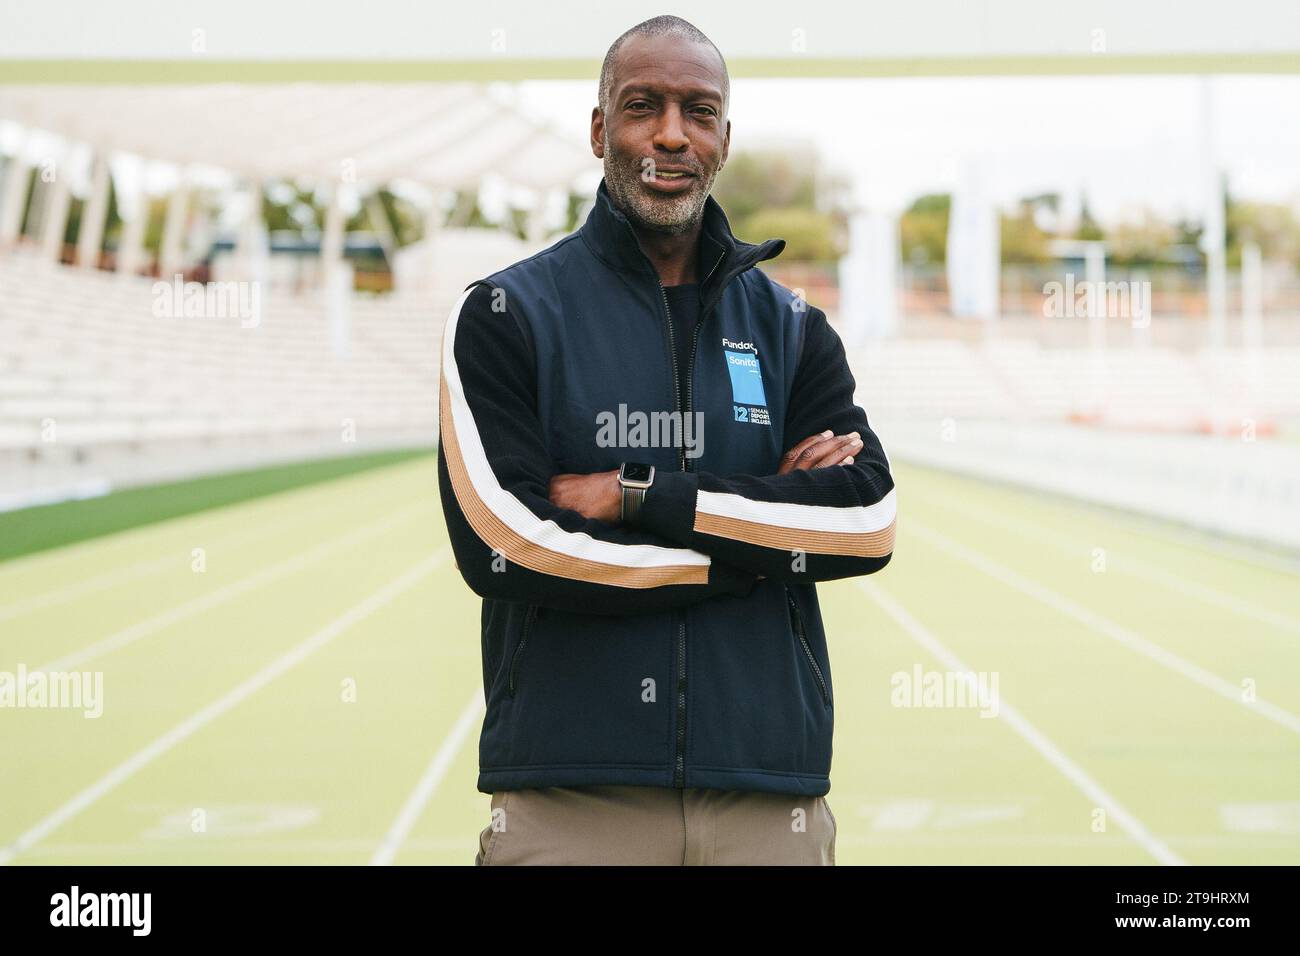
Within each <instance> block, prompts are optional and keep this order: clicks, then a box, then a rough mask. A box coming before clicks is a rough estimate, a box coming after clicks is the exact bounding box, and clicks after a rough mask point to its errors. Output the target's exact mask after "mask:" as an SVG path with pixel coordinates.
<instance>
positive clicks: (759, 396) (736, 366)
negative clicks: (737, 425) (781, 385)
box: [722, 349, 767, 406]
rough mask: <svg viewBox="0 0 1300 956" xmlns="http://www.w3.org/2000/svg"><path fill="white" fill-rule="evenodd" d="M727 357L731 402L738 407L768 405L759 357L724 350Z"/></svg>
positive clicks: (749, 353) (750, 353)
mask: <svg viewBox="0 0 1300 956" xmlns="http://www.w3.org/2000/svg"><path fill="white" fill-rule="evenodd" d="M722 354H723V355H725V356H726V357H727V371H728V372H729V373H730V374H731V400H732V401H733V402H735V403H736V404H737V405H763V406H766V405H767V395H766V394H764V392H763V373H762V371H761V370H760V369H759V367H758V356H757V355H754V354H753V353H752V352H733V351H731V349H723V350H722Z"/></svg>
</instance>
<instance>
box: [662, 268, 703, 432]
mask: <svg viewBox="0 0 1300 956" xmlns="http://www.w3.org/2000/svg"><path fill="white" fill-rule="evenodd" d="M664 292H665V293H667V295H668V314H669V316H670V318H671V320H672V324H673V345H674V346H675V347H676V349H677V385H678V389H677V395H678V398H677V401H678V407H680V408H683V409H684V408H685V407H686V381H687V372H686V363H687V362H689V361H690V356H691V338H692V333H694V331H695V326H696V324H697V323H698V322H699V320H700V285H699V283H698V282H687V283H686V284H684V285H668V286H664Z"/></svg>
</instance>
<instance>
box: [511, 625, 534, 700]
mask: <svg viewBox="0 0 1300 956" xmlns="http://www.w3.org/2000/svg"><path fill="white" fill-rule="evenodd" d="M537 611H538V606H537V605H536V604H530V605H528V610H527V611H525V612H524V627H523V630H522V631H521V632H520V634H519V643H518V644H516V645H515V652H514V653H513V654H512V655H510V680H509V682H508V686H509V689H510V696H511V697H514V696H515V683H516V678H517V677H518V673H519V657H520V655H522V654H523V652H524V645H525V644H527V643H528V632H529V631H530V630H532V627H533V622H534V621H536V620H537Z"/></svg>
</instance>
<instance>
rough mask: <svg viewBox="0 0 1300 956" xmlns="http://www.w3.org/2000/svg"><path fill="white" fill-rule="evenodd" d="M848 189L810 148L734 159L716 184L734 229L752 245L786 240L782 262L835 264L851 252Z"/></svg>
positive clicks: (751, 153)
mask: <svg viewBox="0 0 1300 956" xmlns="http://www.w3.org/2000/svg"><path fill="white" fill-rule="evenodd" d="M845 194H846V190H845V189H844V183H843V181H842V180H841V179H839V178H837V177H834V176H829V175H826V174H824V173H823V172H822V171H821V170H820V169H819V166H818V158H817V154H816V153H815V152H813V151H812V150H810V149H802V150H794V151H793V152H783V151H780V150H753V151H749V152H743V153H737V154H733V155H732V157H731V159H730V160H729V161H728V162H727V166H726V168H725V169H724V170H723V172H722V173H721V175H719V176H718V178H717V180H716V181H715V182H714V185H713V198H714V199H716V200H717V201H718V203H719V204H721V206H722V208H723V209H724V210H725V211H726V213H727V219H728V220H730V222H731V228H732V230H733V231H734V232H735V233H736V234H737V235H738V236H740V237H742V238H744V239H747V240H749V241H752V242H759V241H762V240H764V239H773V238H780V239H784V240H785V241H786V248H785V252H784V253H782V255H781V261H782V262H821V263H827V264H829V263H833V262H835V261H836V260H838V259H839V258H840V256H842V255H843V254H844V251H845V249H846V248H847V245H848V243H847V236H846V231H847V215H846V213H845V210H844V197H845Z"/></svg>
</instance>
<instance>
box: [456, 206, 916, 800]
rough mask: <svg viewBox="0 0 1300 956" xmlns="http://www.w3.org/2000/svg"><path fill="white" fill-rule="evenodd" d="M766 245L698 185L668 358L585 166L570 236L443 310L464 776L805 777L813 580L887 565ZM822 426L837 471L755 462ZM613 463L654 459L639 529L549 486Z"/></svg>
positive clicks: (514, 783)
mask: <svg viewBox="0 0 1300 956" xmlns="http://www.w3.org/2000/svg"><path fill="white" fill-rule="evenodd" d="M784 247H785V242H784V240H781V239H773V240H769V241H767V242H764V243H762V244H760V245H753V244H750V243H746V242H742V241H739V240H738V239H736V238H735V236H733V235H732V232H731V228H730V226H729V224H728V222H727V218H726V216H725V215H724V214H723V211H722V208H721V207H720V206H719V205H718V204H717V202H716V201H715V200H713V199H712V198H711V197H710V198H709V199H708V201H707V205H706V209H705V216H704V224H703V232H702V238H701V250H700V256H701V260H700V261H701V270H700V275H701V277H702V278H701V283H700V295H701V307H700V319H699V322H698V324H697V326H696V328H695V329H694V331H693V332H692V336H691V338H692V341H691V342H690V344H689V347H688V348H687V349H686V350H685V351H686V354H687V356H688V357H689V358H688V361H687V364H686V367H684V368H683V367H679V365H680V363H679V362H678V360H677V358H676V352H675V349H674V343H673V341H672V329H671V323H670V321H669V318H668V315H667V307H668V300H667V296H666V295H665V294H664V291H663V288H662V286H661V285H660V283H659V279H658V275H657V273H656V272H655V270H654V267H653V266H652V265H651V263H650V261H649V260H648V259H647V258H646V257H645V255H644V254H643V253H642V252H641V248H640V246H639V244H638V243H637V240H636V237H635V234H634V233H633V231H632V227H631V225H630V224H629V223H628V221H627V219H626V217H625V216H623V214H622V213H621V212H619V211H618V209H617V208H616V207H615V206H614V204H613V202H612V201H611V200H610V197H609V194H608V192H607V191H606V188H605V184H604V183H603V182H602V183H601V184H600V187H599V189H598V191H597V197H596V204H595V206H594V207H593V209H592V211H591V214H590V215H589V216H588V218H587V221H586V222H585V223H584V224H583V226H582V227H581V228H580V229H578V230H577V231H576V232H574V233H573V234H571V235H569V236H567V237H565V238H564V239H561V240H560V241H559V242H557V243H556V244H555V245H553V246H551V247H550V248H548V249H546V250H544V251H542V252H539V253H538V254H537V255H535V256H532V257H531V258H529V259H525V260H523V261H521V262H518V263H516V264H514V265H512V266H510V267H509V268H507V269H504V270H502V271H501V272H498V273H495V274H494V275H491V276H489V277H487V278H485V279H482V280H480V281H478V282H475V283H473V284H471V285H470V287H469V288H468V289H467V290H466V291H465V292H464V293H463V294H462V295H461V297H460V300H459V301H458V302H457V303H456V305H455V307H454V308H453V310H452V313H451V316H450V317H449V319H448V321H447V325H446V329H445V332H444V336H443V346H442V375H441V389H440V391H441V399H440V402H441V404H440V441H439V448H438V477H439V484H440V490H441V494H442V504H443V511H444V513H445V515H446V521H447V528H448V532H449V534H450V537H451V543H452V548H453V551H454V553H455V557H456V564H457V567H458V569H459V570H460V573H461V575H462V576H463V577H464V578H465V581H466V582H467V583H468V584H469V586H470V587H471V588H472V589H473V590H474V592H475V593H476V594H478V595H480V596H481V597H482V598H483V613H482V655H483V691H484V694H485V696H486V700H487V713H486V716H485V718H484V722H483V730H482V734H481V736H480V740H479V778H478V789H479V790H481V791H483V792H484V793H491V792H494V791H497V790H515V789H521V788H529V787H574V786H584V785H595V784H635V785H644V786H660V787H702V788H713V789H723V790H762V791H770V792H777V793H794V794H803V795H809V796H820V795H823V794H825V793H827V792H828V791H829V790H830V766H831V733H832V727H833V723H834V692H833V688H832V684H831V667H830V661H829V659H828V657H827V648H826V637H825V633H824V631H823V629H822V619H821V613H820V610H819V608H818V604H817V589H816V586H815V583H814V582H816V581H822V580H828V579H832V578H842V577H849V576H852V575H859V574H869V573H871V572H873V571H877V570H879V569H880V568H882V567H884V566H885V565H886V564H887V563H888V561H889V558H890V555H891V553H892V551H893V544H894V520H895V519H894V483H893V479H892V477H891V475H890V471H889V462H888V460H887V459H886V457H885V453H884V450H883V449H882V448H881V446H880V442H879V441H878V440H877V438H876V436H875V434H874V433H873V432H872V431H871V429H870V428H869V427H868V424H867V416H866V413H865V412H864V411H863V410H862V409H861V408H859V407H858V406H856V405H855V404H854V397H853V396H854V381H853V376H852V374H851V372H850V371H849V367H848V363H847V361H846V359H845V354H844V348H843V346H842V345H841V343H840V340H839V337H838V336H837V335H836V334H835V332H834V330H832V329H831V327H830V326H829V325H828V324H827V322H826V316H825V314H824V313H822V312H821V310H819V309H817V308H814V307H812V306H810V305H808V304H807V303H805V302H804V301H803V300H802V299H800V298H799V297H797V296H795V294H794V293H792V292H791V291H790V290H789V289H786V288H784V287H783V286H781V285H779V284H777V283H776V282H774V281H772V280H771V279H769V278H768V277H767V276H766V275H765V274H764V273H763V272H762V271H761V270H758V269H755V268H754V266H755V265H756V264H757V263H759V262H761V261H763V260H765V259H771V258H773V257H774V256H776V255H778V254H779V253H780V252H781V251H782V249H783V248H784ZM679 382H681V383H682V384H683V385H684V388H682V389H681V399H680V402H681V403H682V404H684V405H685V407H679V389H678V383H679ZM696 425H698V427H695V426H696ZM826 429H831V430H833V431H834V432H835V434H847V433H849V432H853V431H856V432H858V433H859V435H860V436H861V438H862V441H863V448H862V449H861V451H859V452H858V453H857V454H856V455H855V456H854V458H855V460H854V462H853V464H851V465H835V466H830V467H824V468H818V469H814V470H812V471H793V472H790V473H787V474H784V475H777V474H776V472H777V469H778V467H779V466H780V463H781V455H782V453H783V452H784V451H785V450H786V449H788V448H789V447H791V446H793V445H794V444H796V443H797V442H799V441H801V440H802V439H804V438H806V437H808V436H809V435H813V434H815V433H817V432H820V431H823V430H826ZM624 461H642V462H648V463H650V464H653V465H654V466H655V469H656V475H655V480H654V485H653V487H652V488H651V490H650V492H649V493H648V495H647V497H646V501H645V504H644V506H643V510H642V515H641V519H640V521H639V523H638V527H636V528H630V527H626V526H623V525H615V524H609V523H606V522H603V521H598V520H593V519H588V518H586V517H584V516H583V515H581V514H580V513H578V512H576V511H572V510H568V509H563V508H559V507H557V506H555V505H553V504H551V502H550V501H549V499H548V488H549V482H550V479H551V477H552V476H554V475H556V474H561V473H578V474H589V473H592V472H598V471H607V470H609V469H613V468H617V467H618V466H619V465H620V463H622V462H624Z"/></svg>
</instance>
